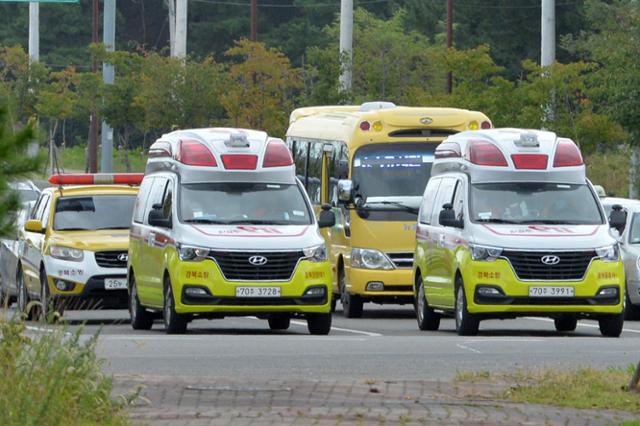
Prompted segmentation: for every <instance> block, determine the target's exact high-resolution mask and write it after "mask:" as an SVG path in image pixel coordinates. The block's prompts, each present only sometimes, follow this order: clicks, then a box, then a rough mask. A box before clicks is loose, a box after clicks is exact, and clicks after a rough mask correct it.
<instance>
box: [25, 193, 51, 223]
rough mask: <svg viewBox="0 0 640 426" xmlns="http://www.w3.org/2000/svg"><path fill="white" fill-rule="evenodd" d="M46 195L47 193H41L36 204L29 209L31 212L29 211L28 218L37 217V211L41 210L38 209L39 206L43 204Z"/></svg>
mask: <svg viewBox="0 0 640 426" xmlns="http://www.w3.org/2000/svg"><path fill="white" fill-rule="evenodd" d="M46 197H48V195H47V194H42V195H41V196H40V199H39V200H38V201H37V202H36V204H35V205H34V206H33V208H32V209H31V212H30V213H29V220H31V219H36V218H38V217H39V216H38V212H39V211H40V212H42V210H40V206H43V205H44V203H45V201H44V199H45V198H46Z"/></svg>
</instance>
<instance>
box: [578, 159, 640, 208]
mask: <svg viewBox="0 0 640 426" xmlns="http://www.w3.org/2000/svg"><path fill="white" fill-rule="evenodd" d="M630 157H631V151H630V150H629V149H620V150H617V151H607V152H594V153H592V154H590V155H588V156H586V157H585V163H586V165H587V176H588V177H589V180H591V182H592V183H593V184H594V185H602V186H603V187H604V189H605V191H607V195H609V196H616V197H622V198H626V197H627V196H628V195H629V158H630Z"/></svg>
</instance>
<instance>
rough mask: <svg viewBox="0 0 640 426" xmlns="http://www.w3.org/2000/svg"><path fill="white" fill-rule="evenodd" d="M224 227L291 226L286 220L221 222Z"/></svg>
mask: <svg viewBox="0 0 640 426" xmlns="http://www.w3.org/2000/svg"><path fill="white" fill-rule="evenodd" d="M222 223H224V224H225V225H291V224H292V223H291V222H287V221H286V220H261V219H238V220H227V221H224V222H222Z"/></svg>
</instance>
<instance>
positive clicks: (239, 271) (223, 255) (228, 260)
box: [210, 251, 304, 281]
mask: <svg viewBox="0 0 640 426" xmlns="http://www.w3.org/2000/svg"><path fill="white" fill-rule="evenodd" d="M210 256H211V257H212V258H213V260H215V261H216V262H217V263H218V266H219V267H220V269H221V270H222V274H223V275H224V277H225V278H226V279H227V280H232V281H287V280H289V279H290V278H291V276H292V275H293V271H294V269H295V268H296V265H297V264H298V261H299V260H300V259H301V258H303V257H304V253H303V252H302V251H277V252H269V251H265V252H254V251H244V252H240V251H228V252H223V251H214V252H211V254H210ZM253 256H263V257H265V258H266V259H267V262H266V263H265V264H264V265H260V266H256V265H252V264H251V263H249V258H250V257H253Z"/></svg>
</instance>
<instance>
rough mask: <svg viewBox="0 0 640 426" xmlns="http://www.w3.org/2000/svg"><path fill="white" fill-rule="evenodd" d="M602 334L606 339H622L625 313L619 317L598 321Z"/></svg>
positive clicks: (612, 316)
mask: <svg viewBox="0 0 640 426" xmlns="http://www.w3.org/2000/svg"><path fill="white" fill-rule="evenodd" d="M598 325H599V326H600V334H602V335H603V336H605V337H620V335H621V334H622V327H623V326H624V312H623V313H621V314H618V315H611V316H610V317H605V318H601V319H599V320H598Z"/></svg>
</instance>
